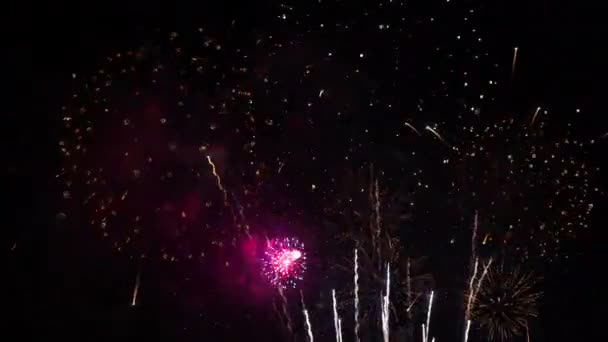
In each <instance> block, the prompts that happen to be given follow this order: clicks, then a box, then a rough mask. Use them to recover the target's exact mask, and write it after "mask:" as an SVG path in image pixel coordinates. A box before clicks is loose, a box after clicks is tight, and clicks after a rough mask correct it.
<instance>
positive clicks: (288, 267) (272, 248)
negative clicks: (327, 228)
mask: <svg viewBox="0 0 608 342" xmlns="http://www.w3.org/2000/svg"><path fill="white" fill-rule="evenodd" d="M305 271H306V254H305V252H304V244H303V243H302V242H300V241H299V240H298V239H295V238H282V239H272V240H270V241H268V243H267V246H266V250H265V251H264V259H263V273H264V275H265V276H266V277H267V278H268V281H269V282H270V283H271V284H272V285H273V286H275V287H277V288H281V289H284V288H295V287H296V285H297V283H298V282H299V281H301V280H302V279H303V277H304V272H305Z"/></svg>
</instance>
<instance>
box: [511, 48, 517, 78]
mask: <svg viewBox="0 0 608 342" xmlns="http://www.w3.org/2000/svg"><path fill="white" fill-rule="evenodd" d="M518 50H519V48H518V47H517V46H516V47H515V48H514V49H513V62H512V63H511V78H513V76H514V75H515V64H516V63H517V51H518Z"/></svg>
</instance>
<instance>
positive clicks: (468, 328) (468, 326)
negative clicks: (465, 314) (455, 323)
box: [464, 319, 471, 342]
mask: <svg viewBox="0 0 608 342" xmlns="http://www.w3.org/2000/svg"><path fill="white" fill-rule="evenodd" d="M470 329H471V320H470V319H469V320H467V327H466V329H465V330H464V342H468V341H469V330H470Z"/></svg>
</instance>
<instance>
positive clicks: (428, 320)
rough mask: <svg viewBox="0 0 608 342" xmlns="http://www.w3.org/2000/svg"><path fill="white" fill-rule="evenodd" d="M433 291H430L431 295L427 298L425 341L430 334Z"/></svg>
mask: <svg viewBox="0 0 608 342" xmlns="http://www.w3.org/2000/svg"><path fill="white" fill-rule="evenodd" d="M434 294H435V292H434V291H431V297H430V298H429V309H428V311H427V313H426V334H425V335H426V341H425V342H428V339H429V336H430V335H429V334H430V328H431V312H432V311H433V296H434Z"/></svg>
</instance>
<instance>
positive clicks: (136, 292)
mask: <svg viewBox="0 0 608 342" xmlns="http://www.w3.org/2000/svg"><path fill="white" fill-rule="evenodd" d="M140 275H141V272H137V276H136V277H135V287H134V288H133V298H132V299H131V306H135V305H136V304H137V294H138V293H139V279H140Z"/></svg>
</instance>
